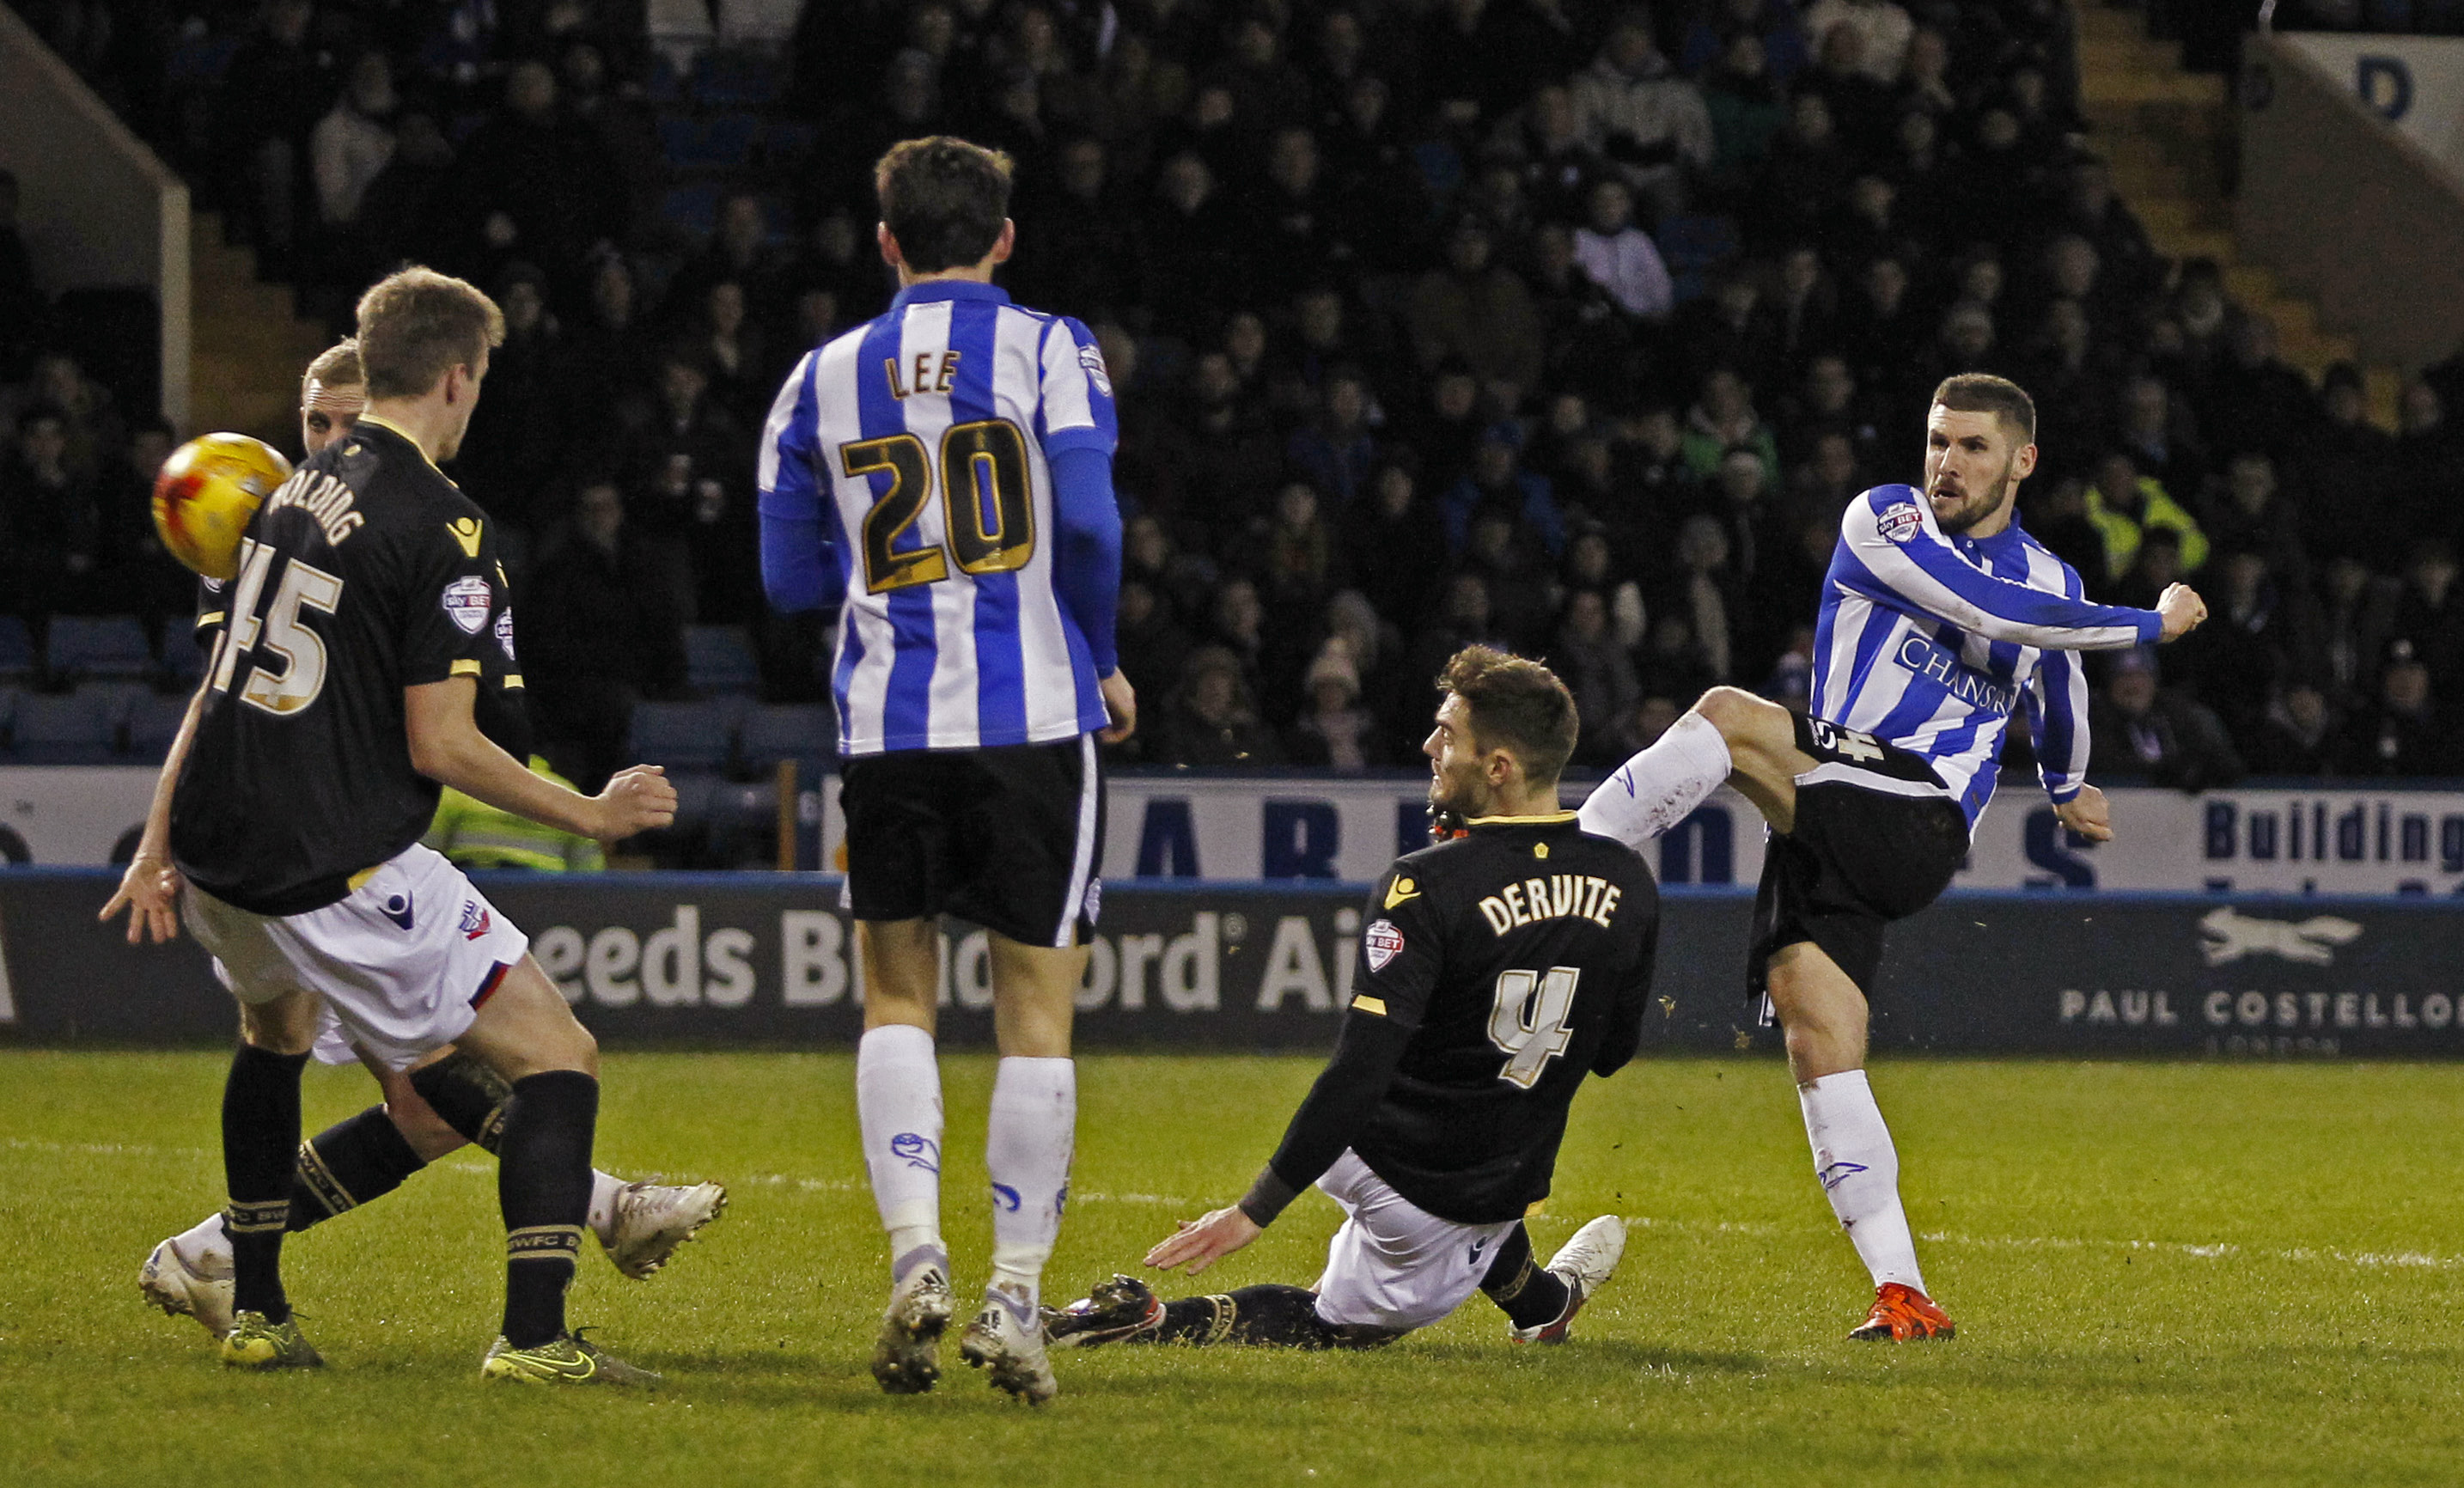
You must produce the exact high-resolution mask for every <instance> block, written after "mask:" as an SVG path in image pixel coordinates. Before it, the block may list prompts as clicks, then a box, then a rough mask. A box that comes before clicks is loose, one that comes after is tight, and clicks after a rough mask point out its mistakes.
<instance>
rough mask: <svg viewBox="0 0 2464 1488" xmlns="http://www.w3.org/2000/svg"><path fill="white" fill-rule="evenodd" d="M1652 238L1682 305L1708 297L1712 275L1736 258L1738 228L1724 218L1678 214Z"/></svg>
mask: <svg viewBox="0 0 2464 1488" xmlns="http://www.w3.org/2000/svg"><path fill="white" fill-rule="evenodd" d="M1652 236H1653V237H1654V238H1655V239H1656V240H1657V241H1658V242H1659V245H1660V257H1661V262H1662V263H1665V264H1666V265H1667V266H1668V277H1669V280H1670V282H1671V283H1672V284H1673V285H1674V286H1675V289H1676V294H1677V299H1678V301H1679V302H1680V303H1681V304H1682V303H1683V302H1685V301H1687V300H1692V299H1700V298H1701V297H1702V296H1703V295H1705V294H1707V293H1709V291H1710V287H1711V273H1712V271H1713V270H1715V269H1718V268H1719V267H1720V266H1721V265H1723V264H1725V263H1727V262H1728V261H1729V260H1730V259H1732V258H1734V257H1736V256H1737V253H1738V252H1739V251H1740V245H1739V243H1738V240H1737V225H1736V223H1735V222H1733V221H1731V220H1730V219H1728V218H1727V217H1716V216H1710V215H1707V214H1704V213H1694V212H1680V213H1678V214H1676V215H1675V216H1672V217H1669V218H1666V219H1665V220H1663V221H1662V222H1661V224H1660V229H1659V230H1658V231H1657V232H1655V233H1653V234H1652Z"/></svg>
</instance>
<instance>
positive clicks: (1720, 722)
mask: <svg viewBox="0 0 2464 1488" xmlns="http://www.w3.org/2000/svg"><path fill="white" fill-rule="evenodd" d="M1694 711H1696V712H1698V713H1700V714H1702V715H1703V717H1704V719H1705V721H1706V722H1708V723H1709V724H1710V725H1711V727H1713V728H1715V729H1717V730H1719V731H1720V736H1721V737H1722V738H1724V739H1727V741H1728V743H1729V744H1730V745H1731V746H1732V747H1733V746H1734V745H1736V744H1737V743H1738V742H1740V741H1741V740H1745V739H1749V738H1752V737H1754V736H1755V735H1756V734H1757V733H1761V732H1763V731H1766V730H1768V729H1769V728H1771V725H1772V724H1773V723H1774V722H1775V721H1780V720H1784V719H1786V717H1787V716H1788V710H1786V709H1784V708H1782V707H1780V706H1779V705H1778V704H1777V703H1774V702H1771V700H1769V699H1768V698H1760V697H1756V696H1754V694H1752V693H1751V692H1749V691H1747V690H1746V689H1743V688H1731V687H1717V688H1713V689H1711V690H1710V691H1708V692H1705V693H1704V694H1703V696H1702V698H1701V700H1700V701H1698V702H1696V703H1695V705H1694ZM1774 715H1776V718H1775V717H1774Z"/></svg>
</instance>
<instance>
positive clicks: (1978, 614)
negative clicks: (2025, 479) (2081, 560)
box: [1809, 486, 2164, 828]
mask: <svg viewBox="0 0 2464 1488" xmlns="http://www.w3.org/2000/svg"><path fill="white" fill-rule="evenodd" d="M2163 628H2164V622H2163V620H2162V619H2161V618H2160V617H2159V616H2158V615H2157V613H2156V612H2155V611H2154V610H2140V609H2129V608H2125V607H2123V606H2121V605H2115V604H2091V603H2089V602H2086V601H2085V600H2083V599H2081V598H2080V586H2079V574H2078V573H2077V572H2076V571H2074V570H2073V569H2072V568H2071V566H2070V565H2069V564H2067V563H2065V562H2063V561H2062V560H2061V559H2060V558H2056V557H2054V555H2053V554H2052V553H2051V552H2050V551H2048V550H2047V549H2046V547H2045V546H2044V544H2042V543H2040V542H2038V541H2036V539H2035V538H2034V537H2031V536H2028V535H2027V534H2026V533H2024V532H2022V531H2020V530H2019V525H2018V523H2017V522H2016V521H2015V520H2014V521H2013V523H2012V524H2011V525H2010V526H2009V527H2007V528H2005V529H2003V530H2002V531H2001V532H1999V533H1996V534H1995V535H1994V536H1991V537H1968V536H1958V537H1951V536H1945V535H1944V534H1943V531H1942V529H1941V527H1940V526H1939V525H1937V524H1936V523H1935V521H1934V516H1933V508H1932V506H1931V505H1930V504H1928V503H1927V502H1926V501H1925V498H1924V496H1922V495H1921V494H1919V493H1918V492H1917V491H1916V490H1915V489H1914V488H1912V487H1908V486H1877V487H1875V488H1874V489H1873V490H1871V491H1868V492H1865V493H1864V494H1863V495H1861V496H1859V497H1858V498H1857V499H1856V500H1854V501H1852V502H1850V503H1849V504H1848V510H1847V512H1846V514H1844V515H1842V516H1841V518H1840V521H1839V542H1838V546H1837V547H1836V548H1834V549H1833V550H1832V555H1831V569H1830V572H1829V573H1828V574H1827V575H1826V576H1825V577H1824V580H1823V586H1822V608H1821V613H1820V617H1819V618H1818V620H1817V621H1816V622H1815V637H1814V695H1813V700H1812V704H1811V707H1810V710H1809V711H1811V712H1812V714H1813V716H1814V717H1815V718H1819V719H1821V720H1823V721H1825V722H1827V723H1831V724H1833V725H1836V726H1837V727H1838V728H1841V729H1846V730H1852V731H1854V732H1856V733H1863V734H1868V735H1870V736H1872V737H1874V738H1877V739H1880V740H1881V741H1883V742H1884V743H1888V744H1895V745H1898V746H1899V747H1900V748H1902V749H1904V750H1907V751H1909V752H1910V753H1912V754H1916V755H1923V756H1924V757H1925V760H1926V762H1927V763H1929V764H1930V765H1931V766H1932V767H1933V772H1934V774H1935V775H1936V776H1938V777H1941V779H1942V783H1943V785H1944V786H1945V788H1946V790H1947V794H1948V795H1949V796H1950V797H1951V798H1952V799H1955V800H1957V801H1958V802H1959V805H1960V809H1961V810H1963V811H1965V812H1966V813H1967V814H1968V821H1969V826H1970V827H1971V828H1972V827H1973V826H1974V825H1975V824H1976V819H1977V818H1978V817H1980V816H1982V815H1984V812H1985V805H1986V802H1987V801H1989V800H1991V799H1992V797H1993V785H1994V780H1995V777H1997V776H1998V775H1999V774H2000V769H1999V765H1998V761H1999V759H2000V757H2001V754H2002V731H2003V730H2004V729H2005V728H2007V727H2008V726H2009V724H2010V721H2011V714H2012V713H2013V711H2025V713H2026V715H2027V723H2028V732H2029V733H2030V735H2031V736H2032V737H2033V738H2034V739H2035V746H2036V759H2037V768H2038V770H2039V771H2040V773H2041V774H2042V777H2043V779H2044V783H2045V791H2046V793H2047V794H2048V795H2050V796H2051V797H2052V798H2053V799H2054V800H2055V801H2056V802H2057V803H2058V802H2062V801H2067V800H2069V799H2071V798H2072V797H2074V796H2077V795H2078V794H2079V787H2080V785H2081V784H2083V783H2084V777H2085V776H2086V774H2087V753H2088V730H2087V678H2086V675H2085V673H2084V672H2083V671H2082V670H2081V669H2080V667H2079V663H2078V662H2077V661H2076V660H2075V659H2074V658H2073V657H2072V656H2071V655H2070V654H2069V653H2070V652H2073V651H2101V650H2116V649H2120V648H2123V647H2125V646H2138V645H2140V644H2142V643H2144V642H2151V641H2154V640H2156V639H2157V637H2158V634H2159V633H2160V632H2161V631H2162V630H2163ZM1843 768H1844V767H1839V766H1831V765H1826V766H1823V767H1822V769H1821V770H1817V771H1816V772H1815V774H1816V775H1817V776H1818V775H1821V774H1822V773H1823V771H1828V770H1840V769H1843ZM1872 778H1873V777H1870V776H1866V775H1864V774H1862V773H1859V776H1858V783H1860V784H1867V783H1871V780H1872ZM1894 783H1895V784H1896V783H1897V782H1894Z"/></svg>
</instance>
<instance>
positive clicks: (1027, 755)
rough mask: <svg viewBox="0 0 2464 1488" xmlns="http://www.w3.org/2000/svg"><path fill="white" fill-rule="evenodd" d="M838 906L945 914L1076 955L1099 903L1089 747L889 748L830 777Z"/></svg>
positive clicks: (858, 911)
mask: <svg viewBox="0 0 2464 1488" xmlns="http://www.w3.org/2000/svg"><path fill="white" fill-rule="evenodd" d="M839 787H840V792H839V806H840V809H841V811H843V812H844V813H845V815H846V818H847V907H848V908H850V909H851V910H852V911H853V912H854V914H855V917H856V918H857V919H859V920H916V919H926V918H930V917H932V916H935V915H942V914H948V915H954V916H956V917H957V918H958V919H962V920H967V921H970V922H972V923H974V924H977V925H980V926H982V927H983V928H984V929H986V930H992V931H994V932H995V933H997V934H1001V935H1006V936H1008V937H1009V938H1010V939H1012V940H1015V941H1018V942H1020V943H1022V944H1023V945H1029V946H1065V947H1066V946H1073V945H1084V944H1085V943H1086V937H1087V936H1088V935H1089V934H1090V933H1092V932H1093V930H1094V929H1095V913H1096V908H1097V906H1098V903H1099V902H1100V899H1101V896H1102V889H1101V887H1100V886H1099V884H1098V881H1097V878H1096V875H1097V874H1098V873H1099V872H1100V871H1101V870H1102V867H1103V850H1104V780H1103V772H1102V769H1101V767H1100V766H1099V765H1098V764H1097V762H1096V757H1095V739H1094V735H1092V734H1082V735H1080V736H1079V737H1077V738H1075V739H1069V740H1065V741H1063V742H1061V743H1058V744H1016V745H1010V746H1007V747H1004V748H1001V749H970V750H920V749H915V750H894V751H892V752H891V753H889V754H885V755H859V756H858V757H856V758H853V759H850V760H848V761H847V762H846V763H845V764H844V765H842V766H841V767H840V769H839Z"/></svg>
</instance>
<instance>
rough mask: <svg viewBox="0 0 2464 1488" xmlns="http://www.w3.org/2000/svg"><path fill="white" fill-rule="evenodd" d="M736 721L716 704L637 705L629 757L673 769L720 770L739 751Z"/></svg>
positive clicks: (634, 712) (635, 706) (634, 711)
mask: <svg viewBox="0 0 2464 1488" xmlns="http://www.w3.org/2000/svg"><path fill="white" fill-rule="evenodd" d="M735 722H736V720H735V718H734V716H733V715H732V714H731V713H730V711H728V710H727V709H726V708H724V707H722V706H720V705H719V704H717V703H715V702H706V703H637V704H635V705H634V707H633V746H632V749H631V750H630V751H629V752H628V753H629V756H630V757H631V758H634V759H638V760H640V761H642V762H643V763H644V764H651V765H665V766H667V767H668V768H669V769H670V770H717V769H719V768H720V767H722V766H724V765H725V764H726V763H727V756H728V755H729V754H730V753H731V752H732V751H733V750H734V748H735V743H736V739H735V733H736V730H735Z"/></svg>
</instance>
